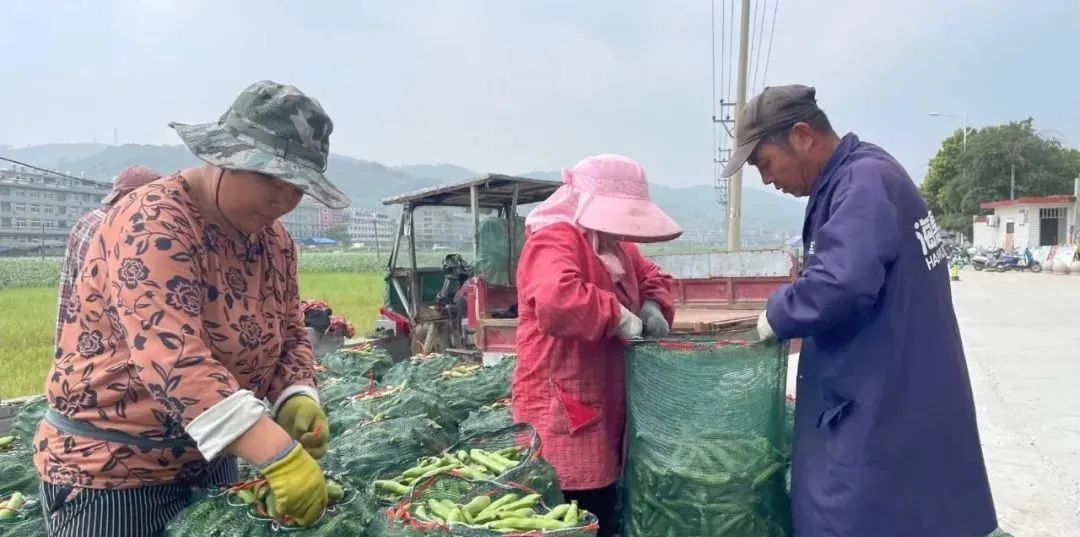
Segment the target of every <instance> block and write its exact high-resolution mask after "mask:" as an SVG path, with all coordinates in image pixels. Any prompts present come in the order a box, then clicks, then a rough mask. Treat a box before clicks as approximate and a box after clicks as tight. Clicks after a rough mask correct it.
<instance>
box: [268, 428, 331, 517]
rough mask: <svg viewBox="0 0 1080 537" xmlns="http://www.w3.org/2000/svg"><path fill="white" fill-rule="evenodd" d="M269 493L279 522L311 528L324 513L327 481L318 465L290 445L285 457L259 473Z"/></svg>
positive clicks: (297, 445) (296, 446)
mask: <svg viewBox="0 0 1080 537" xmlns="http://www.w3.org/2000/svg"><path fill="white" fill-rule="evenodd" d="M259 473H261V474H262V475H263V476H264V477H266V481H267V483H268V484H269V485H270V492H272V493H273V494H274V508H275V509H276V514H277V516H278V518H279V519H280V520H282V521H283V522H285V523H286V524H290V525H300V526H305V527H307V526H311V525H312V524H314V523H316V522H318V520H319V517H321V516H322V514H323V511H325V510H326V478H325V477H323V473H322V469H321V468H319V463H317V462H315V459H313V458H311V455H308V454H307V452H305V451H304V449H303V448H302V447H301V446H300V444H299V443H297V442H293V444H292V447H291V449H289V451H288V452H287V454H286V455H285V456H283V457H281V458H278V459H276V460H274V461H272V462H270V463H269V464H267V465H266V466H264V467H262V468H260V469H259Z"/></svg>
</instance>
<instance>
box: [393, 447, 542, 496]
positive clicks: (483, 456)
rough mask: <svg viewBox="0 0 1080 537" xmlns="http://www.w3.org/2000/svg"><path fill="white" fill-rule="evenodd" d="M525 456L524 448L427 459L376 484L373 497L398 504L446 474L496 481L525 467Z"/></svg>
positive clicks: (470, 450) (460, 453)
mask: <svg viewBox="0 0 1080 537" xmlns="http://www.w3.org/2000/svg"><path fill="white" fill-rule="evenodd" d="M522 455H523V450H522V448H518V447H508V448H505V449H501V450H498V451H487V450H483V449H469V450H464V449H462V450H459V451H456V452H450V453H446V454H444V455H442V456H438V457H427V458H424V459H422V460H420V461H419V462H418V463H417V464H416V465H415V466H413V467H412V468H409V469H407V470H405V471H404V472H401V473H400V474H398V475H396V476H394V477H392V478H390V479H379V480H376V481H375V482H374V483H373V484H372V488H373V491H372V495H373V496H374V497H375V498H378V499H381V500H384V501H387V502H396V501H398V500H400V499H401V498H402V497H403V496H405V495H406V494H407V493H408V492H409V489H410V487H412V486H413V485H414V484H416V483H421V482H424V481H425V480H427V479H430V478H432V477H435V476H438V475H442V474H450V475H457V476H460V477H463V478H465V479H467V480H469V481H486V480H490V479H494V478H496V477H498V476H500V475H502V474H505V473H506V472H507V471H509V470H510V469H512V468H514V467H516V466H518V465H519V464H521V463H522V462H523V460H522Z"/></svg>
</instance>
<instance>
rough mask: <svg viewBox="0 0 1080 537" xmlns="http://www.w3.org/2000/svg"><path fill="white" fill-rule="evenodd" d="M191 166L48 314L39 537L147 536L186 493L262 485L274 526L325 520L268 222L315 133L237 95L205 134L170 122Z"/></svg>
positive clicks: (114, 231) (291, 193) (310, 381)
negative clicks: (57, 325)
mask: <svg viewBox="0 0 1080 537" xmlns="http://www.w3.org/2000/svg"><path fill="white" fill-rule="evenodd" d="M173 127H174V128H175V129H176V130H177V131H178V133H179V134H180V136H181V138H182V139H183V140H184V142H185V143H186V144H187V145H188V147H189V148H190V149H191V150H192V152H193V153H194V154H195V155H196V156H198V157H199V158H201V159H203V160H204V161H206V165H204V166H202V167H198V168H191V169H188V170H184V171H182V172H179V173H177V174H175V175H173V176H171V177H168V178H165V179H162V180H160V181H157V182H155V183H153V184H150V185H147V186H145V187H142V188H140V189H138V190H136V191H134V192H133V193H131V194H129V195H128V196H126V197H125V198H123V199H121V200H120V201H118V202H117V204H116V206H115V208H114V209H113V210H112V211H110V212H109V214H108V216H107V217H106V218H105V221H104V222H103V223H102V225H101V227H100V229H99V230H98V232H97V235H96V236H95V237H94V239H93V241H92V243H91V245H90V247H89V249H88V251H87V253H86V259H85V261H84V264H83V267H82V270H81V271H80V274H79V279H78V282H77V283H76V293H75V296H74V297H73V300H72V301H71V302H70V305H69V306H68V307H67V308H66V309H65V311H64V312H63V327H62V331H61V336H60V339H59V341H58V345H57V349H56V355H55V359H54V363H53V367H52V371H51V372H50V373H49V377H48V379H47V381H46V386H45V388H46V392H47V394H48V398H49V401H50V403H51V409H50V411H49V412H48V413H47V414H46V418H45V420H44V421H43V422H42V424H41V426H40V428H39V430H38V433H37V437H36V439H35V442H34V444H35V446H34V447H35V464H36V466H37V469H38V471H39V472H40V474H41V477H42V480H43V485H42V487H43V490H42V497H43V500H44V501H43V502H42V503H43V506H44V509H45V512H46V517H47V519H48V522H49V527H50V534H52V535H60V536H89V535H94V536H111V535H117V536H120V535H123V536H140V535H158V534H160V533H161V532H162V531H163V529H164V527H165V525H166V524H167V523H168V521H169V519H171V518H172V517H173V516H175V515H176V514H177V513H178V512H179V511H181V510H182V509H183V508H184V507H186V506H187V504H188V503H189V501H190V496H191V489H192V487H194V486H202V485H212V484H224V483H227V482H229V481H231V480H234V479H236V468H235V457H236V456H238V457H240V458H243V459H245V460H247V461H248V462H250V463H251V464H253V465H254V466H256V467H257V468H258V469H259V471H260V472H261V473H262V474H263V475H264V476H265V477H266V478H267V480H268V482H269V484H270V487H271V489H272V490H273V492H274V494H275V497H276V500H277V503H278V505H277V507H278V510H279V512H280V513H282V514H284V515H286V516H288V517H290V518H291V519H293V520H296V521H298V522H300V523H302V524H311V523H313V522H314V521H315V520H317V519H318V517H319V516H321V514H322V511H323V509H324V508H325V505H326V493H325V481H324V479H323V477H322V472H321V470H320V468H319V466H318V463H317V462H316V461H315V459H316V458H318V457H320V456H322V454H323V453H325V451H326V443H327V441H328V439H329V436H328V428H327V427H326V416H325V415H324V414H323V412H322V410H321V409H320V407H319V401H318V392H317V391H316V385H315V378H314V371H313V366H314V362H313V358H312V352H311V345H310V343H309V342H308V340H307V335H306V332H305V329H304V323H303V315H302V313H301V311H300V306H299V293H298V289H297V276H296V262H297V259H296V247H295V245H294V243H293V241H292V238H291V237H290V236H289V234H288V233H287V232H286V231H285V229H284V227H283V226H282V225H281V223H280V222H279V221H278V218H279V217H281V216H282V215H284V214H286V213H287V212H289V211H291V210H292V209H293V208H295V207H296V205H297V204H298V203H299V202H300V199H301V197H302V196H303V194H305V193H307V194H310V195H312V196H313V197H315V198H316V199H318V200H319V201H321V202H322V203H324V204H325V205H327V206H330V207H334V208H343V207H345V206H347V205H348V199H347V198H346V197H345V196H344V194H342V193H341V192H340V191H339V190H338V189H337V188H335V187H334V186H333V185H332V184H330V183H329V181H327V179H326V178H325V177H324V176H323V171H324V170H325V168H326V158H327V156H328V154H329V135H330V132H331V130H332V128H333V127H332V124H331V122H330V119H329V117H327V115H326V113H325V112H323V110H322V108H321V106H320V105H319V104H318V102H316V101H315V100H314V99H311V98H310V97H307V96H306V95H304V94H303V93H301V92H300V91H299V90H297V89H296V88H294V87H292V86H284V85H281V84H277V83H273V82H269V81H264V82H259V83H256V84H253V85H252V86H249V87H248V88H247V89H245V90H244V92H242V93H241V94H240V96H239V97H238V98H237V99H236V102H235V103H234V104H233V106H232V107H231V108H230V109H229V110H228V111H227V112H226V114H225V115H224V116H222V118H221V120H220V121H218V122H217V123H212V124H204V125H182V124H173Z"/></svg>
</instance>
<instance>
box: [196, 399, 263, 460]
mask: <svg viewBox="0 0 1080 537" xmlns="http://www.w3.org/2000/svg"><path fill="white" fill-rule="evenodd" d="M265 415H266V403H263V402H262V401H260V400H258V399H256V398H255V394H253V393H251V392H250V391H248V390H240V391H238V392H236V393H234V394H232V395H230V396H228V397H226V398H225V399H223V400H222V401H221V402H219V403H218V404H216V405H214V406H212V407H210V408H209V409H207V411H206V412H203V413H202V414H199V415H198V416H195V419H193V420H191V423H189V424H188V426H187V433H188V435H189V436H191V438H192V439H194V440H195V444H196V445H197V446H198V448H199V452H200V453H202V456H203V458H205V459H206V460H208V461H209V460H213V459H214V457H217V456H218V454H220V453H221V452H222V451H224V450H225V448H227V447H229V445H230V444H232V443H233V442H235V441H236V439H237V438H240V437H241V436H242V435H243V434H244V433H246V432H247V430H248V429H250V428H251V426H252V425H255V422H257V421H259V418H262V417H263V416H265Z"/></svg>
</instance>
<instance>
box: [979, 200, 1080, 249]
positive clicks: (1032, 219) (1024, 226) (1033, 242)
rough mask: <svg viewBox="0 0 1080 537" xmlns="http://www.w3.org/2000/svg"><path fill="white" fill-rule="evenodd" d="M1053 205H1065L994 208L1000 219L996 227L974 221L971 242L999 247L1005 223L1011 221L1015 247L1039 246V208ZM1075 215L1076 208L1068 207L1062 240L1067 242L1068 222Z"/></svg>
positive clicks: (1047, 207)
mask: <svg viewBox="0 0 1080 537" xmlns="http://www.w3.org/2000/svg"><path fill="white" fill-rule="evenodd" d="M1055 207H1066V206H1064V205H1021V206H1016V207H1004V208H1001V209H995V210H994V215H996V216H997V217H998V218H999V219H1000V221H999V223H998V226H997V227H990V225H989V223H988V222H975V225H974V236H973V237H972V240H971V241H972V244H974V245H975V246H981V247H984V248H1000V247H1002V246H1004V244H1005V224H1006V223H1008V222H1009V221H1012V222H1013V223H1014V224H1015V228H1014V229H1013V244H1014V246H1015V247H1016V248H1025V247H1030V248H1036V247H1038V246H1039V227H1040V226H1039V224H1040V219H1039V209H1050V208H1055ZM1025 210H1026V211H1027V221H1026V223H1025V222H1024V215H1023V211H1025ZM1076 217H1077V208H1076V207H1071V206H1070V207H1068V210H1067V213H1066V216H1065V222H1066V228H1065V234H1064V235H1063V236H1062V237H1061V240H1062V241H1063V242H1068V241H1069V237H1068V235H1067V233H1068V223H1069V222H1075V221H1076V220H1075V219H1076Z"/></svg>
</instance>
